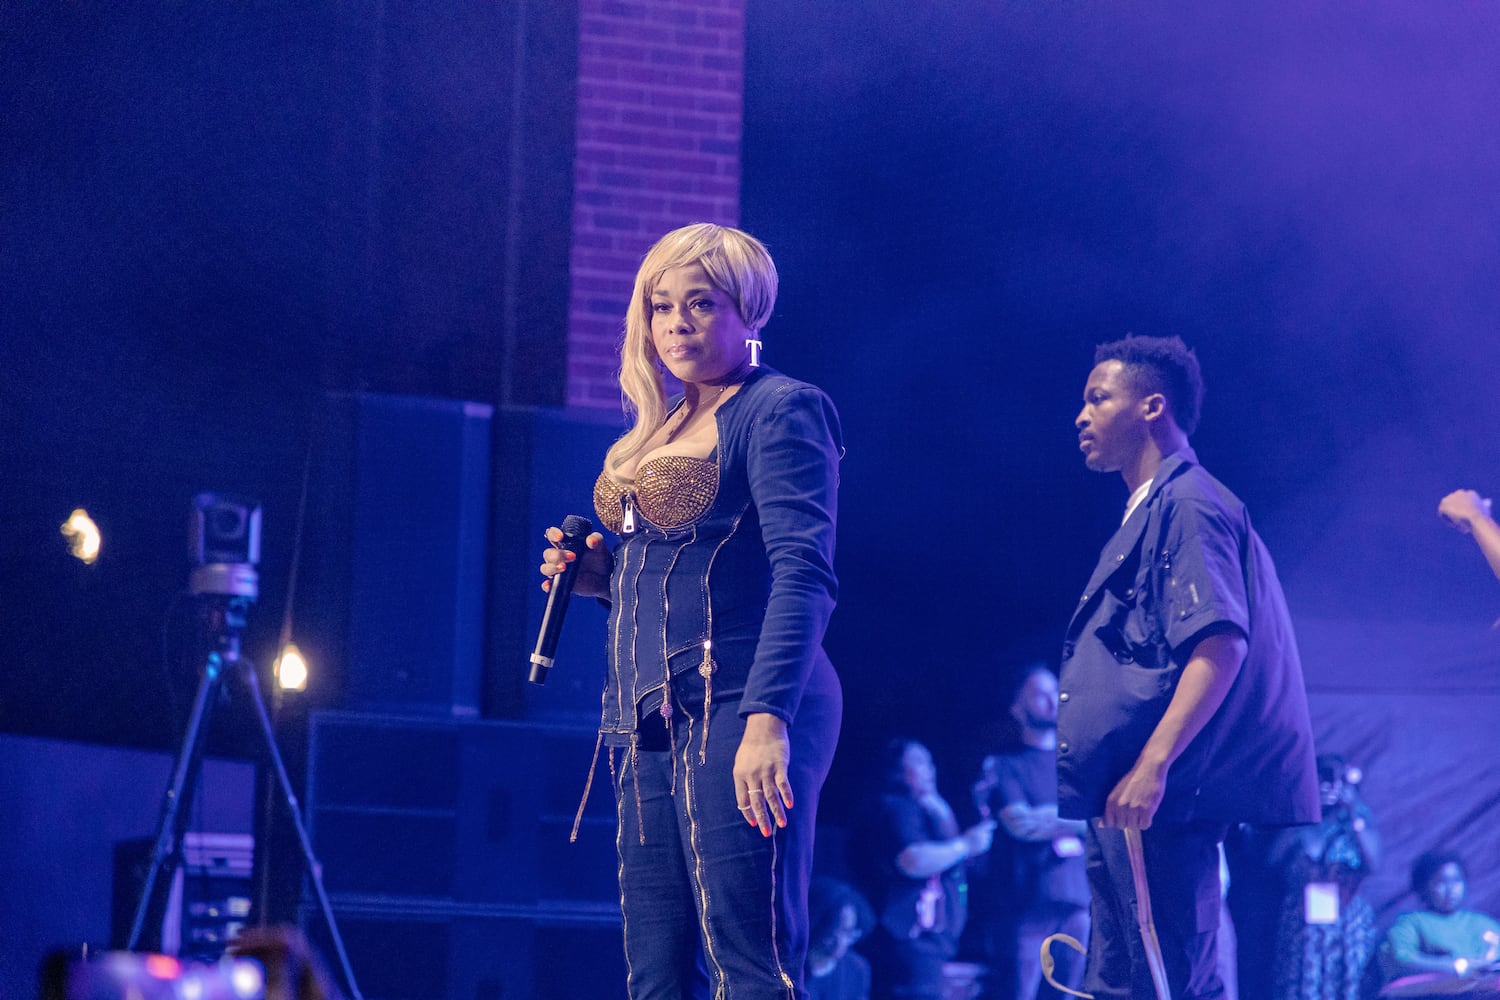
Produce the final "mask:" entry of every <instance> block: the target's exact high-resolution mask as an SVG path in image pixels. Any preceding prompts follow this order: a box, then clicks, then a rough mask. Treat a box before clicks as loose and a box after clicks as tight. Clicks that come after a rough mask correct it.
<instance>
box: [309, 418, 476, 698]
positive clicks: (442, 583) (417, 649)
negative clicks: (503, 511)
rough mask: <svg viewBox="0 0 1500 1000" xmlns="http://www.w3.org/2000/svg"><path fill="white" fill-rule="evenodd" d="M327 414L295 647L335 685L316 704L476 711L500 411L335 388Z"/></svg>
mask: <svg viewBox="0 0 1500 1000" xmlns="http://www.w3.org/2000/svg"><path fill="white" fill-rule="evenodd" d="M326 413H327V419H326V421H325V427H324V434H323V438H322V441H321V444H320V447H319V448H318V449H317V451H316V453H315V454H316V461H315V467H314V477H313V483H312V493H311V496H310V498H309V504H308V507H309V509H308V512H307V522H306V527H305V529H304V540H303V546H304V550H305V553H306V555H305V557H304V560H303V563H304V567H305V568H304V571H303V574H302V576H301V578H300V579H299V581H298V597H299V602H298V606H297V616H296V634H297V638H298V643H299V645H302V647H303V649H304V651H305V652H308V653H310V654H311V659H312V660H313V665H314V669H315V670H318V669H320V668H321V669H326V670H328V671H329V672H330V673H331V674H332V675H333V677H334V682H335V683H336V685H337V687H338V690H337V691H336V692H335V691H327V692H322V694H323V695H324V696H322V697H318V698H317V699H316V700H317V702H318V703H321V704H330V703H334V702H338V701H342V703H343V704H344V705H346V706H348V707H350V708H360V709H369V710H376V711H393V712H403V713H410V712H431V713H434V714H439V715H460V716H464V715H477V714H478V712H479V703H480V691H481V682H480V676H481V672H482V663H483V656H484V604H485V588H486V576H487V572H488V554H489V552H488V548H489V521H490V509H489V502H490V455H491V445H492V442H491V413H492V410H491V408H490V407H489V406H486V405H482V404H478V403H465V402H458V401H453V400H444V399H427V398H420V397H409V396H388V395H378V394H374V393H357V394H344V393H338V394H331V395H330V396H329V397H328V403H327V410H326ZM313 683H314V684H318V683H319V677H318V676H317V675H315V676H314V678H313ZM325 683H326V682H325Z"/></svg>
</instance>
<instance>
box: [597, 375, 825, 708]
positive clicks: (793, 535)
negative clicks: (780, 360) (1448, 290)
mask: <svg viewBox="0 0 1500 1000" xmlns="http://www.w3.org/2000/svg"><path fill="white" fill-rule="evenodd" d="M799 390H800V391H799ZM773 415H774V416H773ZM715 420H716V421H717V424H718V433H719V444H718V448H717V451H716V453H715V458H714V459H713V461H716V462H717V471H718V475H717V480H718V482H717V491H716V492H715V493H714V495H713V497H712V500H711V501H710V502H707V503H706V505H705V504H701V503H700V504H698V505H696V506H699V507H703V508H704V509H702V511H701V513H699V514H698V515H697V516H696V517H695V518H694V519H692V520H691V521H688V522H687V523H682V524H676V525H674V526H670V527H668V526H663V525H659V524H655V523H653V522H652V521H651V519H650V518H649V517H648V516H647V513H646V512H645V511H642V510H641V509H640V508H639V505H634V504H633V499H632V496H631V494H630V493H628V492H626V493H625V494H624V496H623V497H620V494H619V491H618V490H617V491H616V493H615V497H616V502H620V501H621V500H623V503H625V504H626V505H627V510H626V511H625V512H623V513H622V512H618V511H609V510H601V511H599V514H600V516H601V519H603V520H605V521H606V522H611V521H612V522H614V523H621V522H622V521H623V522H624V534H623V535H622V538H621V544H620V545H619V547H618V548H617V549H616V550H615V553H614V559H615V568H614V572H613V574H612V575H611V578H610V614H609V622H608V627H607V632H606V644H607V653H608V673H607V676H606V679H605V689H604V697H603V717H602V719H601V723H600V731H601V733H604V734H620V735H623V734H629V733H632V732H634V731H635V729H636V727H637V714H638V710H640V709H642V708H644V709H645V710H647V711H656V710H660V711H662V712H663V713H665V714H670V713H671V712H672V711H674V710H686V711H690V712H692V714H694V715H696V714H697V712H698V705H695V704H675V705H673V700H672V699H670V698H666V699H664V698H663V693H664V691H665V689H666V688H667V686H668V682H669V680H670V679H672V678H677V677H680V676H682V675H683V674H685V673H687V672H688V671H694V672H695V673H696V674H697V675H698V676H697V677H694V678H693V681H694V683H693V685H692V690H693V691H694V694H695V697H694V699H693V700H694V701H697V700H698V699H697V697H696V695H697V694H698V693H699V692H700V691H701V690H702V689H705V688H706V689H707V691H706V692H705V693H704V696H703V700H702V702H701V704H702V705H703V707H704V710H705V711H706V708H707V703H708V700H709V698H710V697H711V698H712V699H715V700H717V699H728V700H733V699H738V698H740V697H741V696H743V695H744V694H745V692H746V688H747V682H748V681H749V678H750V675H751V668H752V666H753V665H755V664H757V662H759V663H760V664H761V666H762V667H763V669H762V670H760V671H759V672H758V676H761V675H768V677H769V680H767V677H766V676H761V679H760V680H757V682H756V685H755V686H756V688H757V689H761V688H765V689H766V690H767V691H768V692H770V693H769V694H767V695H766V700H767V701H768V704H767V705H764V706H762V709H763V710H770V711H775V712H777V714H783V715H785V716H786V717H787V718H788V721H790V716H791V714H792V713H793V712H794V711H795V702H796V697H792V698H791V699H790V701H788V702H786V703H784V704H778V701H781V700H783V699H782V695H781V694H780V692H782V691H783V690H784V689H788V688H789V687H794V688H796V689H797V691H796V692H794V694H800V687H801V684H802V683H803V682H804V681H805V678H806V676H807V673H808V671H809V670H810V665H811V661H812V659H813V658H814V657H815V656H820V655H821V648H820V643H821V639H822V629H823V626H824V625H826V620H827V615H828V613H829V612H831V610H832V605H833V598H834V594H833V589H834V583H833V575H832V559H833V517H834V511H833V504H834V502H835V501H834V497H835V496H836V491H837V464H838V450H839V445H838V443H837V438H838V428H837V417H836V415H834V414H833V410H832V406H831V404H829V403H828V402H827V397H825V396H823V394H822V393H821V392H819V391H818V390H816V389H814V388H813V387H811V386H808V385H806V384H805V383H801V382H797V381H795V380H793V379H790V378H787V377H786V376H783V375H779V374H776V373H774V372H772V371H770V370H769V369H760V370H759V371H757V372H755V373H754V374H752V376H751V378H750V379H749V380H747V382H746V383H745V385H744V387H743V388H742V389H741V390H740V392H738V393H736V394H735V395H734V396H733V397H731V398H730V399H729V400H727V401H726V402H725V403H724V405H723V406H722V407H720V408H719V410H718V412H717V413H716V414H715ZM819 429H821V433H820V432H819ZM699 478H700V481H701V479H702V477H699ZM710 478H711V477H710ZM752 478H754V479H755V481H756V482H759V483H761V484H762V490H769V491H773V492H774V493H775V495H776V498H777V500H778V501H779V500H780V498H781V497H782V496H787V497H788V500H789V502H787V503H785V504H783V503H781V502H772V503H767V502H766V497H765V496H763V497H762V501H763V502H762V505H761V506H759V507H758V506H757V505H756V503H755V502H754V499H753V498H752V487H751V482H752ZM596 496H598V497H601V502H602V503H607V502H609V500H608V496H607V494H606V493H604V492H603V491H601V493H599V494H596ZM820 508H821V509H820ZM632 528H633V529H634V530H630V529H632ZM773 558H774V559H775V561H776V563H777V566H776V567H774V570H775V575H776V577H777V579H778V580H780V581H782V582H783V588H784V589H785V588H790V590H791V591H794V592H795V594H796V599H795V600H791V601H785V602H782V603H783V604H786V605H791V606H795V607H796V609H797V610H796V612H795V613H791V614H788V613H781V612H778V611H777V610H776V607H777V604H778V602H777V601H775V600H773V599H772V596H771V594H772V579H773ZM763 633H772V636H771V639H770V641H769V642H766V641H763ZM761 646H763V647H765V648H762V649H761V650H760V653H759V661H758V655H757V648H758V647H761ZM799 661H801V662H799ZM768 685H769V686H768ZM667 706H671V707H667Z"/></svg>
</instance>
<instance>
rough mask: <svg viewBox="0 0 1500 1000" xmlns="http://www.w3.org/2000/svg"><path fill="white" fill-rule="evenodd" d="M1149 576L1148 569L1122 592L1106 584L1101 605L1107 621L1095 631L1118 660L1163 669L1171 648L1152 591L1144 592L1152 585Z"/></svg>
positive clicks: (1148, 668) (1126, 575) (1166, 664)
mask: <svg viewBox="0 0 1500 1000" xmlns="http://www.w3.org/2000/svg"><path fill="white" fill-rule="evenodd" d="M1122 575H1123V576H1124V577H1125V579H1127V580H1130V579H1134V578H1135V574H1133V573H1132V574H1122ZM1149 579H1150V574H1149V572H1148V573H1147V574H1145V575H1144V578H1143V579H1141V580H1138V581H1137V582H1136V583H1135V584H1133V585H1132V586H1131V587H1129V588H1128V589H1127V590H1125V591H1124V592H1123V593H1122V594H1116V593H1115V591H1114V590H1113V588H1106V590H1105V592H1104V594H1103V595H1102V597H1101V598H1100V599H1101V601H1103V607H1102V608H1101V609H1100V610H1101V612H1103V613H1102V614H1101V615H1100V617H1101V618H1102V620H1103V621H1102V624H1100V625H1099V626H1097V627H1096V628H1095V629H1094V634H1095V635H1096V636H1098V637H1099V641H1100V642H1101V643H1103V644H1104V648H1105V649H1107V650H1109V653H1110V655H1111V656H1113V657H1114V658H1115V660H1116V662H1118V663H1120V664H1122V665H1126V666H1137V667H1141V668H1144V669H1146V670H1163V669H1164V668H1166V667H1167V666H1168V665H1170V662H1171V650H1169V649H1168V648H1167V643H1166V639H1165V637H1164V634H1163V630H1162V628H1161V625H1160V623H1159V622H1158V621H1157V616H1156V615H1155V614H1154V613H1153V612H1152V609H1151V602H1150V601H1149V599H1147V598H1148V595H1144V594H1142V593H1141V591H1142V590H1143V589H1145V588H1148V587H1149V586H1150V583H1149ZM1143 604H1144V605H1145V606H1143ZM1163 680H1165V678H1163Z"/></svg>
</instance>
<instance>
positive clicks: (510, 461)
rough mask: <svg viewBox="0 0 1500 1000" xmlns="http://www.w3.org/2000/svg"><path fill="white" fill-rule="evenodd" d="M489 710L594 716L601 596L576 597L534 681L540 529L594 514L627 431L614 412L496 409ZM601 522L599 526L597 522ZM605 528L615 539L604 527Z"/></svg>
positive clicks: (541, 600) (599, 686)
mask: <svg viewBox="0 0 1500 1000" xmlns="http://www.w3.org/2000/svg"><path fill="white" fill-rule="evenodd" d="M495 419H496V422H497V429H496V433H495V463H494V468H495V476H494V498H495V499H494V505H493V510H494V516H493V518H492V520H491V538H492V539H493V540H494V541H493V546H492V552H491V566H492V572H491V579H492V583H493V586H492V587H491V594H490V602H489V612H488V621H489V637H490V642H489V648H488V651H487V653H486V656H485V714H486V715H489V716H492V717H501V718H506V717H516V716H523V715H524V716H526V717H528V718H533V719H551V720H558V721H564V722H588V723H589V724H597V722H598V719H599V694H600V692H601V691H602V690H603V687H604V644H605V643H604V640H605V636H604V625H605V618H606V616H607V613H606V611H605V609H604V608H603V606H601V605H600V604H599V603H598V602H597V601H594V600H590V599H575V600H574V601H573V602H572V603H571V604H570V605H569V606H568V617H567V622H566V623H565V625H564V627H563V630H562V637H561V639H560V640H559V642H558V647H557V665H556V667H554V668H553V669H552V671H551V672H550V673H549V675H548V677H547V683H546V684H545V685H537V684H530V683H527V681H526V676H527V673H528V666H529V664H528V662H527V658H528V656H529V654H530V653H531V651H532V649H533V648H534V647H535V645H536V637H537V630H538V629H539V628H540V626H541V621H542V610H543V608H544V607H545V606H546V603H547V595H546V594H545V593H543V591H542V589H541V579H542V578H541V575H540V574H539V573H538V572H537V570H536V567H537V565H538V564H539V563H540V562H541V552H542V549H543V548H544V547H545V542H544V540H543V537H542V532H543V531H545V530H546V529H547V527H548V526H549V525H557V524H561V523H562V519H563V518H564V517H565V516H567V515H568V514H582V515H584V516H586V517H588V518H589V520H591V521H595V522H596V524H597V520H598V519H597V517H595V514H594V492H593V491H594V480H595V479H596V478H597V477H598V475H599V470H600V469H601V468H602V467H603V464H604V452H605V451H606V450H607V449H608V448H609V446H610V445H611V444H612V443H613V442H614V440H615V439H616V438H618V437H619V436H620V434H621V433H623V432H624V423H623V418H622V417H621V415H620V414H619V413H618V412H614V413H604V412H600V411H597V410H545V409H525V408H520V407H517V408H507V409H502V410H500V411H499V412H498V413H497V414H496V418H495ZM599 530H601V531H602V530H604V529H603V528H602V527H601V528H599ZM606 538H607V539H610V540H613V539H612V536H610V535H608V533H606Z"/></svg>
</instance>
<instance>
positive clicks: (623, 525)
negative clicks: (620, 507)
mask: <svg viewBox="0 0 1500 1000" xmlns="http://www.w3.org/2000/svg"><path fill="white" fill-rule="evenodd" d="M619 502H621V504H624V507H625V516H624V517H622V519H621V522H619V534H622V535H633V534H636V495H634V493H625V495H624V496H622V498H619Z"/></svg>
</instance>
